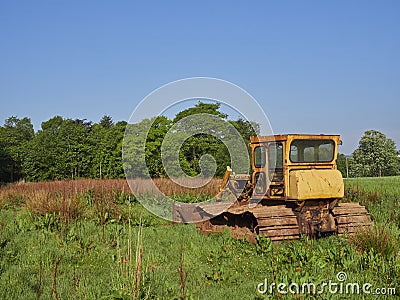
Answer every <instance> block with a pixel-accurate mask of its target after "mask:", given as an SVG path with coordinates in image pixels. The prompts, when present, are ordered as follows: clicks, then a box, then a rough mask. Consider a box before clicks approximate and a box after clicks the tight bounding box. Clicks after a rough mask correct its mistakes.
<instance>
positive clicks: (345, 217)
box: [332, 202, 371, 235]
mask: <svg viewBox="0 0 400 300" xmlns="http://www.w3.org/2000/svg"><path fill="white" fill-rule="evenodd" d="M332 213H333V216H334V217H335V220H336V224H337V227H338V228H337V233H338V234H339V235H342V234H346V233H347V234H352V233H355V232H357V231H358V230H360V229H365V228H368V227H370V226H371V217H370V215H369V214H368V212H367V210H366V209H365V206H362V205H360V204H359V203H358V202H349V203H340V204H339V205H337V206H336V207H334V208H333V210H332Z"/></svg>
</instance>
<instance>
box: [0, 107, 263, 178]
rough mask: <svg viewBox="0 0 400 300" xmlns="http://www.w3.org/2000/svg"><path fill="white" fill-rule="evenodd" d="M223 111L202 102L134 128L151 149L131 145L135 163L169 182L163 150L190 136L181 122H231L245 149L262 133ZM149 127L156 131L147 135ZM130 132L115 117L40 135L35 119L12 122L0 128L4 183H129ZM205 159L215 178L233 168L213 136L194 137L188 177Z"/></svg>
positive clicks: (61, 124)
mask: <svg viewBox="0 0 400 300" xmlns="http://www.w3.org/2000/svg"><path fill="white" fill-rule="evenodd" d="M219 109H220V105H219V104H218V103H203V102H199V103H198V104H196V105H195V106H194V107H191V108H188V109H185V110H183V111H181V112H179V113H178V114H177V115H176V116H175V118H174V119H173V120H170V119H168V118H167V117H165V116H158V117H155V118H153V119H151V120H149V119H144V120H142V121H141V122H140V123H138V124H133V125H132V126H133V128H134V130H135V134H133V135H131V136H130V138H132V137H133V138H136V137H140V136H143V135H144V136H145V139H146V147H145V151H143V149H141V148H135V147H134V145H135V143H134V141H133V143H131V144H130V145H132V146H133V148H132V149H130V151H131V154H132V161H134V160H135V159H136V158H139V157H140V156H143V155H144V156H145V159H146V165H147V166H146V168H147V169H148V172H149V174H150V176H151V177H166V172H165V170H164V167H163V162H162V159H161V145H162V143H163V140H164V138H165V135H166V134H167V132H168V131H169V129H171V127H172V126H174V125H175V126H178V127H177V128H178V131H179V130H180V131H181V132H184V131H185V128H183V127H181V128H179V124H180V123H179V122H180V120H181V119H183V118H185V117H188V116H190V115H196V114H208V115H214V116H217V117H219V118H221V119H223V120H226V121H227V122H228V123H229V124H231V125H233V128H235V129H236V130H237V131H238V132H239V134H240V135H241V136H242V137H243V139H244V141H245V143H247V142H248V141H249V139H250V136H251V135H255V134H256V130H257V128H258V127H257V126H256V125H255V124H251V123H250V122H248V121H245V120H242V119H238V120H228V119H227V115H226V114H223V113H222V112H220V111H219ZM148 124H151V127H150V130H149V131H148V132H147V131H146V130H145V129H146V128H148V127H146V126H148ZM126 126H127V123H126V122H124V121H121V122H117V123H114V122H113V120H112V119H111V117H109V116H104V117H103V118H102V119H101V120H100V121H99V123H93V122H91V121H87V120H85V119H83V120H81V119H75V120H73V119H64V118H62V117H60V116H56V117H53V118H51V119H50V120H48V121H45V122H43V123H42V124H41V129H40V130H38V131H37V132H36V133H35V132H34V129H33V126H32V123H31V121H30V119H29V118H23V119H18V118H16V117H10V118H8V119H7V120H6V121H5V124H4V126H2V127H0V183H1V182H12V181H16V180H19V179H25V180H28V181H42V180H54V179H76V178H123V177H124V176H125V174H124V169H123V162H122V145H123V138H124V133H125V129H126ZM129 126H131V125H129ZM207 126H208V128H211V127H212V126H210V124H205V128H207ZM254 128H256V129H254ZM205 154H210V155H211V156H213V157H214V159H215V160H216V163H217V170H216V173H215V174H216V176H222V175H223V173H224V171H225V167H226V165H229V164H230V156H229V153H228V151H227V149H226V146H225V145H224V143H223V142H221V141H220V140H219V138H217V137H215V136H212V135H210V134H207V133H204V134H198V135H194V136H192V137H190V138H189V139H187V140H185V142H184V143H183V145H182V147H181V149H180V153H179V162H180V166H181V167H182V169H183V171H184V172H185V173H186V174H187V175H189V176H195V175H198V174H199V172H200V165H201V164H202V163H205V164H207V161H206V160H203V161H201V158H202V157H203V158H207V157H208V156H204V155H205ZM246 169H248V166H247V167H246ZM205 170H207V168H205ZM211 171H213V170H209V172H211ZM246 171H247V170H246ZM143 174H144V170H138V169H136V170H135V175H137V176H141V175H143ZM206 175H207V174H206Z"/></svg>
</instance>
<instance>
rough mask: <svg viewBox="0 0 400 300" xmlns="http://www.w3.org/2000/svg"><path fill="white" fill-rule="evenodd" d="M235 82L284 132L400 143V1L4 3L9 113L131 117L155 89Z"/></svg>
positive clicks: (1, 90)
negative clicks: (371, 136)
mask: <svg viewBox="0 0 400 300" xmlns="http://www.w3.org/2000/svg"><path fill="white" fill-rule="evenodd" d="M195 76H209V77H217V78H221V79H225V80H228V81H230V82H232V83H235V84H237V85H239V86H241V87H242V88H244V89H245V90H247V91H248V92H249V93H251V94H252V95H253V96H254V97H255V99H256V100H257V101H258V102H259V103H260V104H261V106H262V107H263V109H264V110H265V112H266V113H267V115H268V117H269V119H270V122H271V124H272V128H273V130H274V132H276V133H338V134H341V135H342V139H343V146H342V148H341V150H340V151H341V152H342V153H346V154H348V153H351V152H352V151H353V150H354V149H355V148H356V146H357V144H358V140H359V139H360V137H361V136H362V134H363V132H364V131H365V130H367V129H376V130H379V131H382V132H384V133H385V134H386V135H387V136H388V137H390V138H392V139H394V140H395V142H396V144H397V147H398V148H400V118H399V111H400V109H399V108H400V1H396V0H393V1H240V2H239V1H237V2H235V1H136V2H135V1H11V0H8V1H5V0H4V1H1V2H0V104H1V109H0V122H3V121H4V120H5V119H6V118H7V117H9V116H11V115H16V116H18V117H21V118H22V117H24V116H28V117H30V118H31V119H32V122H33V124H34V126H35V128H36V129H39V128H40V124H41V122H42V121H45V120H48V119H49V118H51V117H53V116H55V115H61V116H63V117H70V118H86V119H88V120H92V121H95V122H97V121H99V120H100V118H101V117H102V116H103V115H104V114H108V115H111V116H112V117H113V119H114V120H115V121H118V120H128V119H129V116H130V114H131V112H132V111H133V109H134V107H135V106H136V105H137V104H138V103H139V101H140V100H141V99H142V98H143V97H145V96H146V95H147V94H148V93H150V92H151V91H152V90H154V89H156V88H158V87H160V86H161V85H163V84H166V83H168V82H171V81H174V80H178V79H182V78H186V77H195Z"/></svg>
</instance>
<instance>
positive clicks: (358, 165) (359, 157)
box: [337, 130, 400, 177]
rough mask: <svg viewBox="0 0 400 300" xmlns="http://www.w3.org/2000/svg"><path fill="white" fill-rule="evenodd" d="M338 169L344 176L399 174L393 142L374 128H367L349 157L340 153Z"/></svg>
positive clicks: (399, 164)
mask: <svg viewBox="0 0 400 300" xmlns="http://www.w3.org/2000/svg"><path fill="white" fill-rule="evenodd" d="M337 165H338V169H339V170H340V171H341V172H342V174H343V176H344V177H381V176H394V175H398V174H400V157H399V154H398V151H397V150H396V144H395V142H394V141H393V140H392V139H390V138H387V137H386V135H385V134H383V133H382V132H379V131H376V130H367V131H365V133H364V135H363V136H362V137H361V139H360V141H359V146H358V148H357V149H356V150H355V151H354V152H353V155H352V156H351V157H346V156H345V155H343V154H340V155H339V157H338V161H337Z"/></svg>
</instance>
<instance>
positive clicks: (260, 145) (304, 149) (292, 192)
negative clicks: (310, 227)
mask: <svg viewBox="0 0 400 300" xmlns="http://www.w3.org/2000/svg"><path fill="white" fill-rule="evenodd" d="M340 144H341V141H340V137H339V136H338V135H300V134H285V135H275V136H258V137H252V138H251V144H250V145H251V149H252V153H253V155H252V156H253V160H252V167H253V174H252V182H254V183H255V189H254V193H253V198H263V199H285V200H300V201H301V200H310V199H339V198H342V197H343V194H344V186H343V179H342V176H341V173H340V172H339V171H338V170H337V168H336V160H337V153H338V146H339V145H340Z"/></svg>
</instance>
